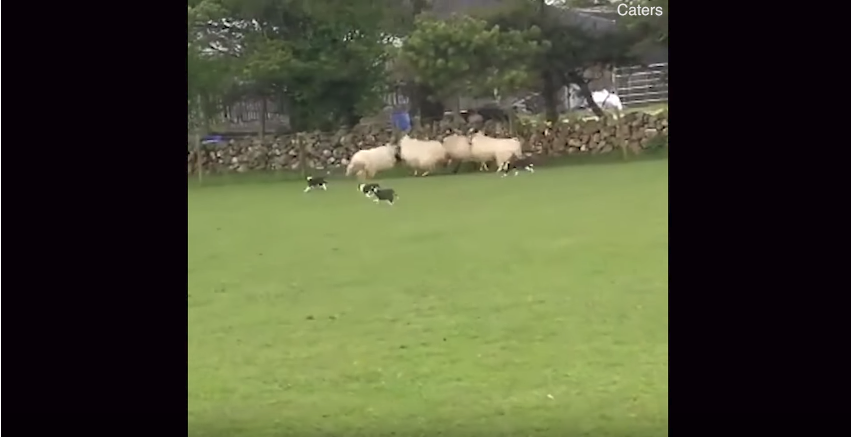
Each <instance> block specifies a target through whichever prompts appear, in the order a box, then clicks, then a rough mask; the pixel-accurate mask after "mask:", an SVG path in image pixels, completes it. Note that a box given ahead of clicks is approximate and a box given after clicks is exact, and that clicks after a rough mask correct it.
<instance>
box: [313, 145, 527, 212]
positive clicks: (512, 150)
mask: <svg viewBox="0 0 851 437" xmlns="http://www.w3.org/2000/svg"><path fill="white" fill-rule="evenodd" d="M402 161H404V162H405V164H406V165H408V166H409V167H411V168H413V169H414V176H416V175H417V174H418V173H419V172H420V171H422V172H423V173H422V176H426V175H428V174H429V173H430V172H432V171H434V170H435V169H436V168H437V166H439V165H446V166H449V165H450V164H452V163H453V162H454V163H456V164H457V166H456V168H455V170H456V171H457V170H458V166H460V165H461V164H463V163H464V162H473V163H478V164H479V170H487V168H488V163H489V162H491V161H493V162H495V163H496V166H497V172H499V171H502V172H503V176H507V175H508V172H509V171H510V170H512V169H513V170H514V175H515V176H516V175H517V173H518V171H519V170H520V169H524V170H527V171H530V172H534V171H535V170H534V169H533V167H534V164H532V163H531V162H530V158H528V157H524V156H523V151H522V150H521V144H520V140H518V139H517V138H492V137H489V136H487V135H485V134H484V133H482V132H479V131H475V130H471V131H470V132H469V134H468V135H459V134H452V135H449V136H448V137H446V138H444V139H443V142H440V141H434V140H417V139H414V138H411V137H409V136H408V135H407V134H405V135H404V136H403V137H402V138H401V139H400V140H399V144H398V146H397V145H394V144H385V145H383V146H378V147H373V148H371V149H364V150H359V151H357V152H356V153H355V154H354V155H353V156H352V159H351V162H349V165H348V167H347V168H346V176H351V175H353V174H355V175H357V177H358V179H360V180H365V179H371V178H374V177H375V175H376V174H378V172H380V171H383V170H389V169H391V168H393V167H395V166H396V163H398V162H402ZM317 188H321V189H322V190H327V189H328V185H327V182H326V181H325V178H324V177H319V176H308V177H307V187H305V189H304V192H305V193H306V192H308V191H311V190H314V189H317ZM358 191H360V192H362V193H363V194H364V195H365V196H366V197H367V198H371V199H372V200H373V201H374V202H381V201H384V202H387V203H388V204H390V205H393V204H394V203H395V201H396V199H397V198H398V197H399V196H398V195H397V194H396V191H395V190H393V189H392V188H389V187H381V186H379V185H378V184H376V183H361V184H359V185H358Z"/></svg>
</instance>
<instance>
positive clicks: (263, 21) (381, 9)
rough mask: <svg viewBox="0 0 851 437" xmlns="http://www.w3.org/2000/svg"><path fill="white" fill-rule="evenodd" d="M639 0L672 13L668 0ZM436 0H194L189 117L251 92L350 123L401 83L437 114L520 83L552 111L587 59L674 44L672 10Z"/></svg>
mask: <svg viewBox="0 0 851 437" xmlns="http://www.w3.org/2000/svg"><path fill="white" fill-rule="evenodd" d="M633 1H634V2H640V3H642V4H645V3H646V4H648V5H656V4H659V5H661V6H663V8H665V11H666V12H667V0H633ZM431 4H432V2H431V1H429V0H410V1H400V0H190V1H189V14H188V18H189V19H188V35H189V43H188V54H187V58H188V61H187V62H188V74H189V77H188V82H189V96H188V97H189V98H188V101H189V114H190V121H193V122H194V124H195V125H196V126H201V125H204V124H205V123H208V122H209V120H210V119H211V118H212V117H214V116H215V114H216V113H217V111H218V110H219V109H220V107H221V105H222V104H223V103H226V102H228V101H230V100H233V99H236V98H244V97H250V98H253V99H260V100H263V101H265V100H266V99H267V98H272V99H274V100H276V101H279V102H281V105H282V106H283V107H285V108H286V110H287V112H288V114H289V115H290V120H291V124H292V127H293V129H295V130H306V129H317V128H318V129H325V128H329V127H331V126H334V125H335V124H339V123H344V124H352V123H355V122H357V120H358V119H359V118H360V117H361V116H364V115H370V114H372V113H374V112H375V111H376V110H378V109H379V108H380V107H381V106H382V101H381V98H382V96H383V95H384V94H385V93H386V92H387V91H388V89H389V87H388V86H389V85H394V84H396V83H399V82H401V83H404V84H406V86H408V89H407V91H409V94H411V95H412V99H413V106H414V108H412V109H413V110H414V112H421V114H423V115H425V113H426V112H428V113H429V114H430V115H431V116H442V113H443V108H442V105H441V104H440V101H441V100H445V99H446V98H449V97H454V96H457V95H462V94H464V95H474V96H481V95H490V94H491V93H493V92H494V91H495V90H496V91H498V92H500V93H507V92H511V91H513V90H516V89H524V88H525V89H536V90H538V91H540V92H541V94H542V95H543V97H544V99H545V102H546V107H547V110H548V111H547V113H548V117H549V118H550V119H555V118H556V113H555V108H556V105H555V102H556V98H555V96H556V92H557V90H558V89H559V88H561V86H563V85H567V84H570V83H575V84H577V85H579V86H580V88H581V89H583V90H584V91H586V94H587V86H586V83H585V82H586V81H585V79H584V78H583V76H582V73H583V71H584V70H585V69H587V68H589V67H594V66H610V65H613V64H616V63H623V62H635V59H636V54H637V53H638V52H637V50H640V49H641V48H642V47H643V46H647V45H648V44H650V45H653V44H657V45H658V44H667V14H666V15H664V16H663V17H655V16H654V17H642V18H641V19H634V20H625V24H626V25H624V26H619V27H617V28H616V29H608V30H598V29H590V28H588V27H587V26H584V25H582V24H581V23H577V22H576V21H575V20H573V21H571V20H568V19H565V10H564V9H563V7H564V5H563V4H562V5H561V6H553V5H547V4H545V2H544V1H543V0H508V1H507V2H504V5H505V6H504V7H502V8H500V9H497V10H490V11H468V12H471V13H472V14H473V15H474V17H475V18H474V17H470V16H453V17H450V18H446V17H442V18H440V19H438V18H436V17H435V16H433V15H431V13H430V8H431ZM568 4H569V2H568ZM391 41H396V44H395V45H394V44H390V42H391ZM586 97H587V99H588V100H589V104H590V105H591V107H592V108H593V109H599V108H596V105H594V104H593V101H590V100H591V99H590V95H587V96H586ZM426 107H428V111H426V110H425V109H426Z"/></svg>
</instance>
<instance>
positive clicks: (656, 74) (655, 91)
mask: <svg viewBox="0 0 851 437" xmlns="http://www.w3.org/2000/svg"><path fill="white" fill-rule="evenodd" d="M612 81H613V82H614V85H615V89H616V90H617V95H618V97H620V99H621V102H622V103H623V106H624V107H627V108H628V107H630V106H642V105H648V104H652V103H660V102H667V101H668V63H667V62H663V63H661V64H650V65H648V66H646V67H645V66H641V65H636V66H632V67H618V68H615V69H614V70H613V71H612Z"/></svg>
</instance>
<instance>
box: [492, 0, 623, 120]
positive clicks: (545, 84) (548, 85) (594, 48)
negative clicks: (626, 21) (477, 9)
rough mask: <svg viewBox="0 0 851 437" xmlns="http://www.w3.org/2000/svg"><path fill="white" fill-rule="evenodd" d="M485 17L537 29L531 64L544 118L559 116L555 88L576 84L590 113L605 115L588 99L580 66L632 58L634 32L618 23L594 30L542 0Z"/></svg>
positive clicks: (518, 2) (520, 0) (521, 0)
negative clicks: (536, 50) (544, 113)
mask: <svg viewBox="0 0 851 437" xmlns="http://www.w3.org/2000/svg"><path fill="white" fill-rule="evenodd" d="M484 17H485V18H486V19H487V20H488V22H489V23H491V24H494V25H499V26H500V27H501V28H503V29H506V30H517V31H523V30H526V29H531V28H538V29H539V32H537V33H536V34H535V38H536V40H537V41H538V45H539V46H540V47H541V48H542V49H543V50H542V51H540V52H539V53H538V54H537V56H535V58H534V60H533V62H531V64H530V68H531V69H532V70H533V71H534V72H535V75H536V76H537V79H538V86H539V88H540V89H541V95H542V97H543V99H544V104H545V107H546V117H547V120H549V121H553V122H554V121H556V120H557V119H558V112H557V100H556V93H557V91H558V90H559V89H561V87H562V86H566V85H569V84H571V83H573V84H576V85H578V86H579V88H580V90H581V91H582V94H583V95H584V97H585V100H586V101H587V102H588V106H589V107H590V108H591V109H592V110H593V111H594V113H595V114H597V115H598V116H604V115H605V113H604V112H603V111H602V110H601V109H600V108H599V107H598V106H597V104H596V103H594V100H593V98H592V97H591V92H590V90H589V88H588V82H587V80H586V79H585V78H584V72H585V70H586V69H588V68H590V67H594V66H600V67H611V66H613V65H616V64H620V63H631V62H634V61H635V53H634V51H633V48H634V46H635V43H636V41H637V36H636V35H637V34H636V32H634V31H632V30H630V29H626V28H621V27H617V28H612V29H594V28H592V27H589V26H587V25H586V24H585V23H584V22H583V21H582V19H581V17H580V16H578V15H575V14H572V12H571V11H570V8H569V7H560V6H551V5H548V4H546V2H545V0H515V1H513V2H511V3H510V4H509V5H508V6H507V7H505V8H503V9H501V10H497V11H496V12H491V13H487V14H485V15H484Z"/></svg>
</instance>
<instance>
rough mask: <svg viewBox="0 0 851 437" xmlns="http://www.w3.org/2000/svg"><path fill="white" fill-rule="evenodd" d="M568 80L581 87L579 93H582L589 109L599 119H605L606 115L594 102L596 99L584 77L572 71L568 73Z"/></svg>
mask: <svg viewBox="0 0 851 437" xmlns="http://www.w3.org/2000/svg"><path fill="white" fill-rule="evenodd" d="M567 79H568V82H569V83H575V84H576V85H577V86H578V87H579V92H580V93H582V96H583V97H585V102H586V103H588V108H590V109H591V111H592V112H593V113H594V115H596V116H597V117H605V116H606V113H605V112H603V110H602V109H600V107H599V106H597V102H595V101H594V97H593V96H592V95H591V89H590V88H588V82H587V81H586V80H585V78H584V77H582V76H581V75H579V73H576V72H575V71H572V72H570V73H567Z"/></svg>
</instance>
